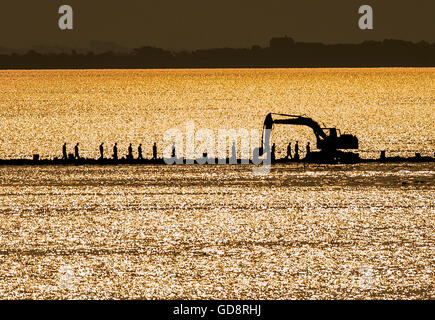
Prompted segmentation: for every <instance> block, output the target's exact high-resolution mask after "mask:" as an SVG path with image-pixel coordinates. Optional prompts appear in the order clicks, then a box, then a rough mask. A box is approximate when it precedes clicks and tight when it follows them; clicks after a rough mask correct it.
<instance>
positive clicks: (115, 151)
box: [62, 141, 311, 160]
mask: <svg viewBox="0 0 435 320" xmlns="http://www.w3.org/2000/svg"><path fill="white" fill-rule="evenodd" d="M232 149H233V154H235V144H234V143H233V147H232ZM99 151H100V158H99V159H100V160H101V159H104V142H102V143H101V144H100V147H99ZM275 152H276V145H275V143H274V144H273V145H272V150H271V155H272V159H273V160H275ZM310 153H311V148H310V142H308V143H307V147H306V155H307V156H309V155H310ZM172 157H175V143H173V144H172ZM112 158H113V159H114V160H118V143H115V144H114V146H113V154H112ZM286 158H287V159H295V160H299V158H300V156H299V141H296V144H295V150H294V155H292V145H291V142H290V143H289V144H288V145H287V156H286ZM62 159H65V160H66V159H68V154H67V150H66V142H65V143H64V144H63V147H62ZM74 159H80V154H79V144H78V143H77V144H76V145H75V147H74ZM127 159H128V160H132V159H134V157H133V146H132V144H131V143H130V145H129V146H128V153H127ZM137 159H143V156H142V144H139V146H138V148H137ZM153 159H157V144H156V143H155V142H154V145H153Z"/></svg>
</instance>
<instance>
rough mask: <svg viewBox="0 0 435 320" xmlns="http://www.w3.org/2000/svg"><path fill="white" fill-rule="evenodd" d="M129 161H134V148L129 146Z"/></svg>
mask: <svg viewBox="0 0 435 320" xmlns="http://www.w3.org/2000/svg"><path fill="white" fill-rule="evenodd" d="M127 159H133V147H132V146H131V143H130V145H129V146H128V155H127Z"/></svg>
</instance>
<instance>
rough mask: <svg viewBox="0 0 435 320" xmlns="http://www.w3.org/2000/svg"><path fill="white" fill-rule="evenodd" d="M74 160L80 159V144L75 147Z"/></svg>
mask: <svg viewBox="0 0 435 320" xmlns="http://www.w3.org/2000/svg"><path fill="white" fill-rule="evenodd" d="M74 158H76V159H80V155H79V144H78V143H77V144H76V146H75V147H74Z"/></svg>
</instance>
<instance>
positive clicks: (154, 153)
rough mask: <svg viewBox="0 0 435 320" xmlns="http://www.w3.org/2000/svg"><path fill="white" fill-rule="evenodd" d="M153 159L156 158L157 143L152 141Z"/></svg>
mask: <svg viewBox="0 0 435 320" xmlns="http://www.w3.org/2000/svg"><path fill="white" fill-rule="evenodd" d="M153 159H154V160H155V159H157V143H155V142H154V145H153Z"/></svg>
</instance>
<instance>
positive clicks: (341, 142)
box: [316, 128, 359, 150]
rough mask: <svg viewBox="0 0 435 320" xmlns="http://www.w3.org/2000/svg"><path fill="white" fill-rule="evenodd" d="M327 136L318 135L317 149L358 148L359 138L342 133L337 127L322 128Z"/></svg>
mask: <svg viewBox="0 0 435 320" xmlns="http://www.w3.org/2000/svg"><path fill="white" fill-rule="evenodd" d="M322 130H323V132H325V135H326V138H324V139H322V137H321V136H316V137H317V149H320V150H337V149H343V150H344V149H358V147H359V143H358V138H357V137H355V136H354V135H351V134H341V131H340V129H337V128H322Z"/></svg>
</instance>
